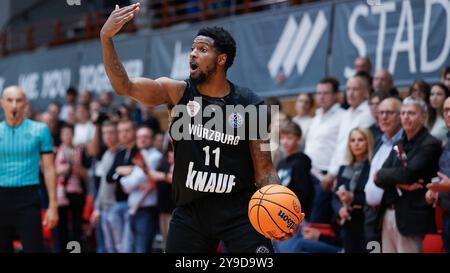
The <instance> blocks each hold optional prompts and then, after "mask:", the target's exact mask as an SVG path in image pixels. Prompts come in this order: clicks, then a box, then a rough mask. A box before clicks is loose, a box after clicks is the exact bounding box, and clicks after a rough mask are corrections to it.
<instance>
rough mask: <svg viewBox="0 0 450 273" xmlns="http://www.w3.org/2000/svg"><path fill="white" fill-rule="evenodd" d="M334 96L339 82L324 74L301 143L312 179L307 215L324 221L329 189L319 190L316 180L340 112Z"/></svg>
mask: <svg viewBox="0 0 450 273" xmlns="http://www.w3.org/2000/svg"><path fill="white" fill-rule="evenodd" d="M338 98H339V82H338V81H337V80H336V79H334V78H324V79H322V80H321V81H320V82H319V83H318V84H317V88H316V103H317V105H318V107H319V108H318V109H317V110H316V115H315V117H314V118H313V120H312V122H311V127H310V130H309V132H308V135H307V137H306V143H305V154H306V155H308V157H309V158H310V159H311V161H312V174H313V179H314V182H315V199H314V203H313V209H312V212H311V217H310V221H312V222H327V221H328V220H329V218H330V217H331V213H332V210H331V193H330V192H324V191H323V190H322V188H321V187H320V181H321V179H322V177H323V175H324V174H326V173H327V171H328V168H329V165H330V159H331V157H332V155H333V152H334V147H336V144H337V136H338V134H339V124H340V120H341V117H342V115H343V113H344V110H343V109H342V108H341V107H340V105H339V103H338ZM327 204H328V205H327Z"/></svg>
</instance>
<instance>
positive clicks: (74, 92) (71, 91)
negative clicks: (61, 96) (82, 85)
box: [66, 86, 78, 97]
mask: <svg viewBox="0 0 450 273" xmlns="http://www.w3.org/2000/svg"><path fill="white" fill-rule="evenodd" d="M67 95H72V96H75V97H76V96H78V91H77V89H75V87H73V86H71V87H69V88H67V91H66V96H67Z"/></svg>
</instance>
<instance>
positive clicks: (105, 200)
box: [94, 150, 116, 211]
mask: <svg viewBox="0 0 450 273" xmlns="http://www.w3.org/2000/svg"><path fill="white" fill-rule="evenodd" d="M115 156H116V152H115V151H114V152H112V151H110V150H107V151H106V152H105V153H104V154H103V156H102V159H101V160H100V162H98V163H97V164H96V169H95V175H96V176H98V177H100V188H99V190H98V194H97V197H96V199H95V204H94V207H95V209H96V210H99V211H102V210H105V209H108V208H109V207H111V206H112V204H113V203H114V202H115V201H116V197H115V195H114V192H115V189H116V184H115V183H108V182H107V181H106V174H107V173H108V170H109V169H111V167H112V165H113V163H114V157H115Z"/></svg>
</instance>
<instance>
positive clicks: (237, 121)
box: [228, 112, 244, 128]
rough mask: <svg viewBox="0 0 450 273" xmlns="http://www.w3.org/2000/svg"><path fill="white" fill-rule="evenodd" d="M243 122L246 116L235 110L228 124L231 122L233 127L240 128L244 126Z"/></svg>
mask: <svg viewBox="0 0 450 273" xmlns="http://www.w3.org/2000/svg"><path fill="white" fill-rule="evenodd" d="M243 123H244V118H243V117H242V115H241V114H240V113H238V112H233V113H232V114H231V115H230V116H229V117H228V124H230V126H231V127H233V128H240V127H242V124H243Z"/></svg>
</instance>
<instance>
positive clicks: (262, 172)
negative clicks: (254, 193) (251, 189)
mask: <svg viewBox="0 0 450 273" xmlns="http://www.w3.org/2000/svg"><path fill="white" fill-rule="evenodd" d="M268 144H269V140H250V154H251V155H252V160H253V168H254V169H255V181H256V182H255V184H256V187H257V188H258V189H260V188H262V187H264V186H267V185H269V184H280V178H279V177H278V174H277V171H276V170H275V167H274V166H273V163H272V157H271V154H270V151H261V150H262V149H261V145H268Z"/></svg>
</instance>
